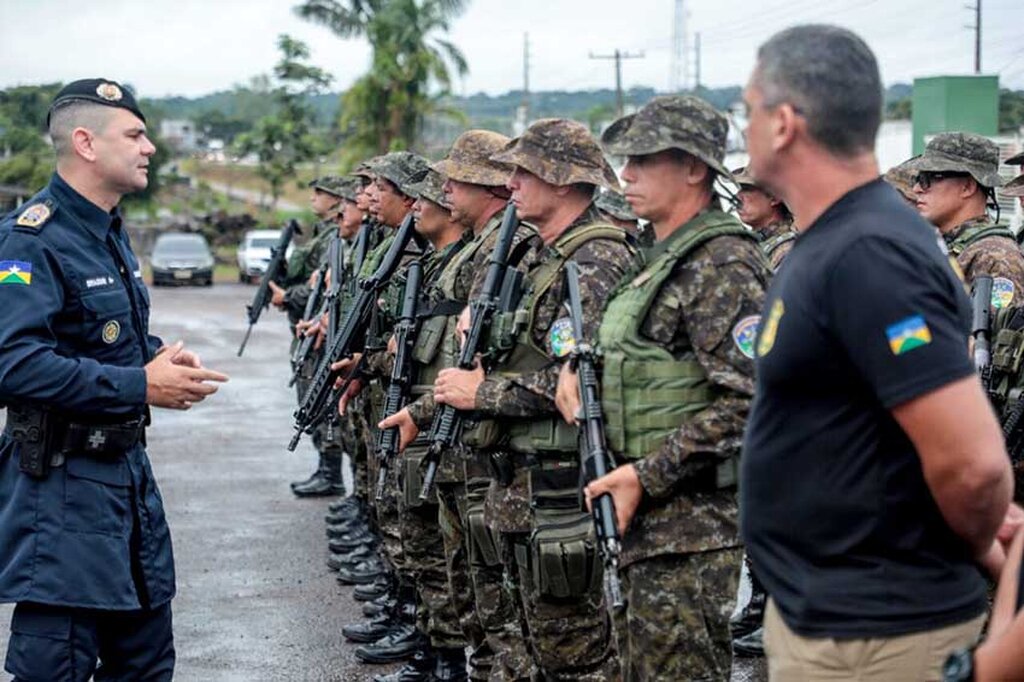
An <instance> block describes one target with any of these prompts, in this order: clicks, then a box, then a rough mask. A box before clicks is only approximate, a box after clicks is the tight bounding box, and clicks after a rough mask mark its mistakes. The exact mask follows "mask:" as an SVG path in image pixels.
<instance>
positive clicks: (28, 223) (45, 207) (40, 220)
mask: <svg viewBox="0 0 1024 682" xmlns="http://www.w3.org/2000/svg"><path fill="white" fill-rule="evenodd" d="M53 212H54V208H53V202H52V201H50V200H49V199H47V200H45V201H37V202H35V203H33V204H31V205H30V206H28V207H27V208H26V209H25V210H23V211H22V212H21V213H19V214H18V219H17V220H15V221H14V224H15V225H16V226H18V227H30V228H33V229H39V228H40V227H42V226H43V225H45V224H46V222H47V221H48V220H49V219H50V218H52V217H53Z"/></svg>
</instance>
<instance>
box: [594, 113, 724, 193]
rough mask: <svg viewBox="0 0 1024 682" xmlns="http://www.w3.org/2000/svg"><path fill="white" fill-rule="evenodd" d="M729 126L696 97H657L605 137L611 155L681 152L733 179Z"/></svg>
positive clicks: (604, 143)
mask: <svg viewBox="0 0 1024 682" xmlns="http://www.w3.org/2000/svg"><path fill="white" fill-rule="evenodd" d="M728 133H729V123H728V121H727V120H726V118H725V116H724V115H723V114H722V113H721V112H719V111H717V110H716V109H715V108H714V107H712V106H711V105H710V104H708V103H707V102H705V101H704V100H702V99H700V98H699V97H694V96H693V95H665V96H661V97H655V98H654V99H652V100H651V101H650V102H648V103H647V104H645V105H644V106H643V108H642V109H640V111H638V112H636V113H635V114H630V115H628V116H623V117H622V118H620V119H619V120H617V121H615V122H614V123H612V124H611V125H610V126H608V128H607V129H606V130H605V131H604V134H602V135H601V145H602V146H603V147H604V149H605V151H606V152H608V153H609V154H615V155H618V156H642V155H645V154H656V153H658V152H661V151H665V150H668V149H678V150H680V151H683V152H686V153H687V154H690V155H692V156H695V157H696V158H698V159H700V160H701V161H703V162H704V163H706V164H707V165H708V167H710V168H711V169H712V170H713V171H715V172H716V173H718V174H720V175H722V176H723V177H726V178H730V177H732V175H731V174H730V173H729V171H728V170H727V169H726V167H725V166H724V165H723V163H722V162H723V160H724V159H725V144H726V138H727V136H728Z"/></svg>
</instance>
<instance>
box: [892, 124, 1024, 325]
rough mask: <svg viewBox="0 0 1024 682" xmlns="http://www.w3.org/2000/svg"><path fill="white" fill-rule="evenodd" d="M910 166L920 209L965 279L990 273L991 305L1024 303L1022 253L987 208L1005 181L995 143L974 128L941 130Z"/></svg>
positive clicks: (1009, 234)
mask: <svg viewBox="0 0 1024 682" xmlns="http://www.w3.org/2000/svg"><path fill="white" fill-rule="evenodd" d="M911 167H912V168H913V170H914V171H915V172H916V173H917V177H916V178H915V180H916V182H915V184H914V192H915V193H916V194H917V209H918V212H919V213H920V214H921V215H922V216H924V218H925V219H927V220H928V221H929V222H931V223H932V224H933V225H935V227H937V228H938V230H939V232H940V233H941V234H942V239H943V240H944V241H945V242H946V246H947V247H948V248H949V252H950V254H951V255H952V256H953V257H954V258H956V261H957V263H958V264H959V266H960V269H961V270H962V272H963V278H964V281H965V282H966V283H967V285H968V286H971V284H972V283H973V282H974V278H975V277H977V276H979V275H989V276H991V277H992V278H993V282H992V306H993V307H994V308H996V309H997V310H998V309H1000V308H1006V307H1009V306H1011V305H1012V306H1017V305H1021V304H1022V303H1024V255H1022V254H1021V251H1020V247H1019V246H1018V245H1017V241H1016V239H1015V237H1014V235H1013V233H1012V232H1010V230H1009V228H1007V227H1006V226H1003V225H997V224H996V223H995V222H993V221H992V219H991V218H989V216H988V212H987V208H988V207H989V206H990V205H992V206H995V205H996V204H995V188H996V187H999V186H1001V185H1002V184H1003V180H1002V178H1000V177H999V147H997V146H996V144H995V143H994V142H992V141H991V140H989V139H987V138H984V137H982V136H981V135H975V134H973V133H959V132H958V133H942V134H941V135H936V136H935V137H934V138H933V139H932V140H931V141H930V142H929V143H928V145H927V146H926V147H925V150H924V153H923V154H921V156H920V157H918V158H917V159H916V160H915V161H914V162H913V164H912V166H911Z"/></svg>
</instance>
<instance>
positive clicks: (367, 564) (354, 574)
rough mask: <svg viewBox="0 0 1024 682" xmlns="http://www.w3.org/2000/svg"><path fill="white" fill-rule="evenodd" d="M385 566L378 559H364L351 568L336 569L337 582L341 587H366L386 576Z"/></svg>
mask: <svg viewBox="0 0 1024 682" xmlns="http://www.w3.org/2000/svg"><path fill="white" fill-rule="evenodd" d="M387 570H388V569H387V566H385V565H384V562H383V561H381V560H380V559H378V558H375V557H374V558H370V559H364V560H363V561H360V562H359V563H357V564H356V565H355V566H353V567H351V568H344V567H343V568H339V569H338V577H337V579H338V582H339V583H341V584H342V585H366V584H368V583H372V582H373V581H374V580H376V579H377V578H379V577H381V576H383V575H387Z"/></svg>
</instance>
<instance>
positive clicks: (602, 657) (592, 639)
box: [500, 533, 620, 682]
mask: <svg viewBox="0 0 1024 682" xmlns="http://www.w3.org/2000/svg"><path fill="white" fill-rule="evenodd" d="M500 544H501V553H502V564H503V565H504V566H505V573H506V576H507V578H508V579H509V581H510V582H511V584H512V588H513V594H516V595H518V597H519V599H518V600H517V602H516V606H517V608H518V609H519V612H520V620H521V622H522V624H523V628H524V633H525V635H526V638H527V644H528V646H529V647H530V652H531V654H532V657H533V662H534V665H535V666H536V668H537V671H538V675H536V678H537V679H543V680H573V681H592V682H601V681H603V680H615V679H618V678H619V674H620V673H619V657H618V655H617V654H616V652H615V648H614V636H613V633H612V624H611V619H610V618H609V616H608V610H607V608H606V607H605V604H604V599H603V597H604V594H603V588H602V586H601V584H600V581H599V582H598V583H597V584H596V585H595V586H594V589H593V590H591V592H590V594H588V595H585V596H584V597H582V598H575V599H559V600H556V599H549V598H546V597H543V596H541V595H540V594H539V593H538V587H537V586H536V585H534V581H533V573H532V571H531V569H530V566H529V564H528V563H527V562H526V561H525V557H526V556H527V555H528V554H529V535H527V534H526V533H502V534H501V540H500Z"/></svg>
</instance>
